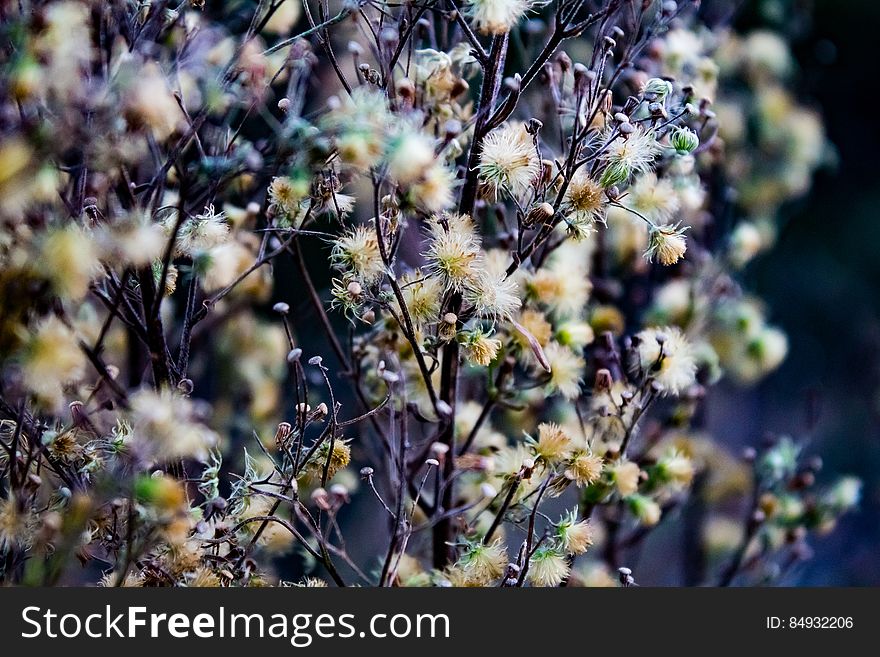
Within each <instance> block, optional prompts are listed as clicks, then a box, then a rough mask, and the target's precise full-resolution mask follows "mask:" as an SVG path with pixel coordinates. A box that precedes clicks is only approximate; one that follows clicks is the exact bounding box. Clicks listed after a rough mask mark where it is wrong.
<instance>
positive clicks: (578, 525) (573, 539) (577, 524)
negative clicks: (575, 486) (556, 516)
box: [556, 509, 593, 554]
mask: <svg viewBox="0 0 880 657" xmlns="http://www.w3.org/2000/svg"><path fill="white" fill-rule="evenodd" d="M556 539H557V540H558V541H559V546H560V547H561V548H562V549H563V550H564V551H565V552H566V553H567V554H583V553H584V552H586V551H587V549H589V547H590V546H591V545H593V528H592V527H591V526H590V523H589V521H587V520H580V521H579V520H578V513H577V509H573V510H571V511H569V512H568V513H567V514H565V515H564V516H563V517H562V518H561V519H560V521H559V522H558V523H557V524H556Z"/></svg>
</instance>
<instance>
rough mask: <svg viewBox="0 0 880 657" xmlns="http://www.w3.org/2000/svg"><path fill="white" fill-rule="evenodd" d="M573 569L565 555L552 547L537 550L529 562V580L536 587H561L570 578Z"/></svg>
mask: <svg viewBox="0 0 880 657" xmlns="http://www.w3.org/2000/svg"><path fill="white" fill-rule="evenodd" d="M570 572H571V567H570V566H569V565H568V560H567V559H566V558H565V555H563V554H561V553H560V552H559V550H558V549H557V548H555V547H552V546H542V547H539V548H538V549H537V550H535V554H533V555H532V558H531V559H530V560H529V572H528V574H527V578H528V580H529V582H531V583H532V584H534V585H535V586H559V585H560V584H562V582H563V581H565V579H566V578H567V577H568V575H569V573H570Z"/></svg>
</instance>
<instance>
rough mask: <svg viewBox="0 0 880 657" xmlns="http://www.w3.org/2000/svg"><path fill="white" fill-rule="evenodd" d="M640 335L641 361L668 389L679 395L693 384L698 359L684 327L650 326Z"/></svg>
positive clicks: (665, 389)
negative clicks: (682, 329) (686, 336)
mask: <svg viewBox="0 0 880 657" xmlns="http://www.w3.org/2000/svg"><path fill="white" fill-rule="evenodd" d="M637 337H638V338H639V345H638V354H639V364H640V365H641V368H642V369H643V370H644V371H645V372H647V373H648V374H649V375H650V376H652V377H653V378H654V380H655V381H656V382H657V383H658V384H659V385H660V387H661V389H662V390H663V392H664V393H667V394H673V395H677V394H680V393H681V392H682V391H683V390H685V389H686V388H688V387H689V386H691V385H693V383H694V380H695V379H694V377H695V376H696V373H697V362H696V359H695V358H694V349H693V347H692V346H691V344H690V342H688V340H687V338H685V336H684V334H683V333H682V332H681V329H679V328H676V327H674V326H664V327H662V328H649V329H645V330H644V331H642V332H641V333H639V334H638V336H637Z"/></svg>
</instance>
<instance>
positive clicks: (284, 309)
mask: <svg viewBox="0 0 880 657" xmlns="http://www.w3.org/2000/svg"><path fill="white" fill-rule="evenodd" d="M272 310H274V311H275V312H276V313H278V314H279V315H286V314H287V313H289V312H290V305H289V304H286V303H284V302H283V301H279V302H278V303H276V304H275V305H274V306H272Z"/></svg>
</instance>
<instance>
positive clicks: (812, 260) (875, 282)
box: [670, 0, 880, 586]
mask: <svg viewBox="0 0 880 657" xmlns="http://www.w3.org/2000/svg"><path fill="white" fill-rule="evenodd" d="M706 4H707V5H711V4H716V5H717V4H719V3H717V2H716V3H706ZM721 4H732V3H721ZM735 22H736V23H737V24H738V25H739V26H741V27H742V28H744V29H748V28H751V27H754V26H759V25H760V26H767V27H772V28H774V29H778V30H780V31H782V32H785V33H788V34H790V35H792V39H793V45H794V52H795V55H796V59H797V64H798V69H799V70H798V72H797V78H796V79H797V82H796V84H795V88H796V89H797V91H798V92H799V99H800V100H801V101H802V102H806V103H808V104H814V105H815V106H816V107H817V109H819V111H820V112H821V113H822V114H823V115H824V117H825V124H826V129H827V131H828V136H829V138H830V140H831V142H832V143H833V144H834V146H835V149H836V158H835V159H836V163H834V164H833V165H832V166H830V167H826V168H825V169H824V170H823V171H821V172H820V173H819V175H818V176H817V178H816V180H815V184H814V186H813V189H812V192H811V193H810V194H809V195H808V196H807V197H806V198H804V199H802V200H801V201H798V202H797V203H794V204H791V205H790V206H788V207H786V208H785V209H784V217H783V219H782V224H781V226H782V228H781V230H780V234H779V241H778V243H777V245H776V247H775V249H774V250H773V251H772V252H771V253H770V254H766V255H764V256H760V257H759V258H758V259H757V260H756V261H755V262H753V263H752V264H751V265H750V266H749V267H748V269H747V270H746V272H745V275H744V280H743V282H744V283H745V285H746V287H748V288H750V289H752V290H753V291H754V292H755V293H756V294H758V295H759V296H761V297H763V298H764V299H765V300H766V302H767V304H768V306H769V308H770V309H771V311H770V318H771V321H773V322H774V323H776V324H778V325H780V326H782V327H783V328H784V329H785V331H786V332H787V333H788V335H789V340H790V351H789V355H788V358H787V359H786V362H785V364H784V365H783V366H782V367H781V368H780V369H779V370H777V371H776V372H775V373H774V374H773V375H771V376H770V377H768V378H767V379H766V380H765V381H764V382H763V383H762V384H761V385H760V386H758V387H756V388H754V389H751V390H749V391H743V390H739V389H736V388H733V387H728V386H726V385H722V386H720V387H719V388H718V389H716V390H715V391H714V392H713V397H712V399H711V400H710V408H709V413H710V426H711V429H712V430H713V431H714V432H715V433H716V435H717V436H718V437H719V438H720V439H721V440H722V441H723V442H726V443H727V444H728V445H731V446H734V445H738V444H740V443H741V444H742V445H743V446H745V445H754V446H757V445H759V444H760V442H761V440H762V438H763V434H764V433H765V432H767V431H770V432H774V433H778V434H788V435H792V436H793V437H795V438H800V439H803V440H805V441H806V442H807V451H808V452H810V453H817V454H821V455H822V458H823V460H824V462H825V470H826V471H827V472H828V473H829V475H830V473H832V472H836V473H850V474H854V475H856V476H858V477H860V478H861V479H862V480H863V481H864V484H865V486H864V489H863V501H862V505H861V508H860V510H859V511H857V512H855V513H853V514H852V515H849V516H847V517H845V518H843V520H842V521H841V523H840V525H839V527H838V530H837V531H835V532H834V533H833V534H832V535H830V536H828V537H825V538H819V539H817V540H814V541H813V547H814V549H815V551H816V554H815V558H814V559H812V560H811V561H808V562H807V563H806V564H804V565H802V566H800V567H798V568H797V569H795V570H793V571H792V572H791V573H789V574H788V575H787V577H786V579H785V580H784V581H783V582H782V583H783V584H789V585H807V586H810V585H813V586H827V585H837V586H865V585H877V584H880V559H878V558H877V551H878V545H880V258H878V255H880V213H878V208H880V187H878V184H877V173H876V166H874V165H871V164H870V162H871V161H872V160H873V158H875V157H877V155H878V153H880V131H877V130H876V129H874V128H872V127H870V126H871V125H872V123H871V122H870V119H869V114H870V112H872V111H873V108H874V98H875V97H876V87H875V84H876V83H875V82H874V81H872V78H871V76H870V75H869V71H870V68H869V62H871V61H872V60H873V59H874V57H875V50H876V49H875V41H876V38H877V36H876V27H877V25H880V3H877V2H875V1H873V0H845V1H840V0H837V1H834V0H815V1H814V2H809V3H806V2H796V1H784V0H772V1H768V0H763V1H759V0H754V1H752V2H747V3H745V5H744V6H743V7H742V8H741V10H740V12H739V13H738V14H737V16H736V18H735ZM670 529H672V528H670Z"/></svg>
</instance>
